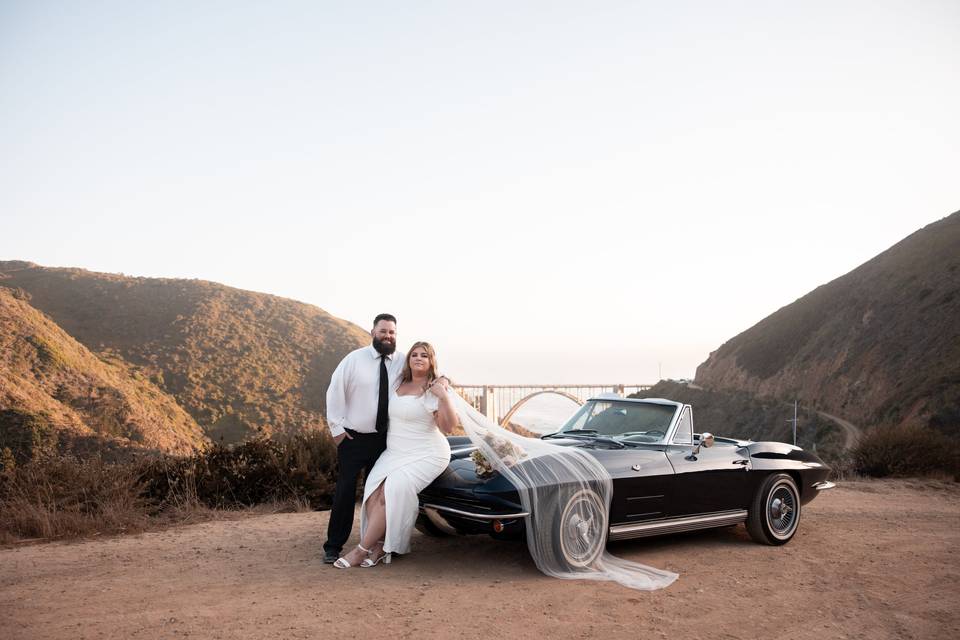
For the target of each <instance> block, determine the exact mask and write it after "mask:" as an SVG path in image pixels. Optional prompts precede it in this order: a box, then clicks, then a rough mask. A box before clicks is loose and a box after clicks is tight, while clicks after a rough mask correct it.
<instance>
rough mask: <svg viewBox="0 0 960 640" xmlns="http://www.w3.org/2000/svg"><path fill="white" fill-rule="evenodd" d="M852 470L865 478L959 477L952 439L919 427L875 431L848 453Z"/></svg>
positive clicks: (959, 464) (959, 463)
mask: <svg viewBox="0 0 960 640" xmlns="http://www.w3.org/2000/svg"><path fill="white" fill-rule="evenodd" d="M852 458H853V468H854V470H855V471H856V472H857V473H860V474H862V475H866V476H874V477H884V476H916V475H933V474H949V475H954V476H957V475H958V474H960V457H958V455H957V449H956V445H955V443H954V442H953V439H952V438H950V437H948V436H946V435H944V434H942V433H940V432H938V431H934V430H933V429H930V428H927V427H921V426H908V427H878V428H876V429H874V430H872V431H869V432H867V433H865V434H864V435H863V436H862V437H861V438H860V440H859V442H858V443H857V445H856V446H855V447H854V449H853V451H852Z"/></svg>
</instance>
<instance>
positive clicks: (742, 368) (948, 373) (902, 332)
mask: <svg viewBox="0 0 960 640" xmlns="http://www.w3.org/2000/svg"><path fill="white" fill-rule="evenodd" d="M696 381H697V383H698V384H700V385H702V386H705V387H708V388H715V389H734V390H740V391H749V392H752V393H756V394H759V395H763V396H771V397H775V398H780V399H783V400H793V399H794V398H798V399H799V400H800V401H801V402H803V403H805V404H811V405H813V406H816V407H818V408H820V409H823V410H825V411H828V412H831V413H835V414H837V415H840V416H843V417H845V418H847V419H849V420H851V421H853V422H855V423H859V424H862V425H864V426H870V425H875V424H891V425H897V424H922V425H929V426H931V427H934V428H937V429H940V430H942V431H946V432H950V433H956V432H960V212H957V213H954V214H952V215H950V216H948V217H946V218H943V219H942V220H939V221H937V222H935V223H932V224H930V225H928V226H926V227H924V228H923V229H920V230H919V231H917V232H915V233H913V234H911V235H910V236H908V237H907V238H905V239H904V240H902V241H901V242H899V243H897V244H896V245H894V246H893V247H891V248H890V249H888V250H886V251H884V252H883V253H881V254H880V255H878V256H876V257H875V258H873V259H872V260H870V261H868V262H866V263H864V264H863V265H861V266H860V267H858V268H857V269H855V270H853V271H851V272H850V273H848V274H846V275H844V276H841V277H840V278H837V279H836V280H834V281H832V282H830V283H828V284H825V285H823V286H821V287H818V288H817V289H815V290H814V291H812V292H810V293H809V294H807V295H805V296H804V297H802V298H800V299H799V300H797V301H796V302H793V303H792V304H790V305H787V306H785V307H783V308H782V309H780V310H778V311H777V312H775V313H774V314H772V315H770V316H768V317H767V318H764V319H763V320H761V321H760V322H759V323H757V324H756V325H755V326H753V327H751V328H750V329H748V330H747V331H744V332H743V333H741V334H740V335H738V336H736V337H735V338H733V339H731V340H729V341H728V342H727V343H725V344H724V345H723V346H721V347H720V348H719V349H717V351H715V352H713V353H711V354H710V357H709V358H708V359H707V361H706V362H704V363H703V364H701V365H700V366H699V367H698V368H697V374H696Z"/></svg>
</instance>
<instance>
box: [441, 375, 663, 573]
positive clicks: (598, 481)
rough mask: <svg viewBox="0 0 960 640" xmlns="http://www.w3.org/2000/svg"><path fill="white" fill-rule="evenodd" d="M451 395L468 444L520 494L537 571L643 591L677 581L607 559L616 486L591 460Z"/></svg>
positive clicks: (643, 567) (575, 449)
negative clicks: (503, 422) (509, 425)
mask: <svg viewBox="0 0 960 640" xmlns="http://www.w3.org/2000/svg"><path fill="white" fill-rule="evenodd" d="M450 396H451V397H452V398H453V401H454V405H455V407H456V410H457V414H458V416H459V418H460V422H461V424H462V425H463V428H464V431H465V432H466V434H467V435H468V436H469V437H470V440H471V441H472V442H473V444H475V445H476V446H477V448H478V450H479V451H480V452H481V453H482V454H483V456H484V457H485V458H486V460H487V461H488V462H489V464H490V466H491V467H492V468H493V469H495V470H496V471H497V472H499V473H501V474H503V475H504V476H505V477H506V478H507V479H508V480H510V482H511V483H512V484H513V485H514V486H515V487H516V488H517V490H518V492H519V493H520V501H521V504H522V505H523V509H524V510H525V511H527V512H528V513H529V514H530V515H529V516H528V517H527V519H526V529H527V546H528V547H529V549H530V555H531V556H532V557H533V560H534V562H535V563H536V565H537V567H538V568H539V569H540V571H542V572H543V573H545V574H547V575H549V576H554V577H556V578H564V579H568V580H612V581H614V582H618V583H620V584H622V585H624V586H625V587H629V588H631V589H640V590H646V591H650V590H654V589H662V588H664V587H667V586H669V585H670V584H671V583H673V581H674V580H676V579H677V574H675V573H671V572H670V571H663V570H661V569H655V568H653V567H648V566H646V565H643V564H640V563H638V562H631V561H629V560H623V559H621V558H617V557H615V556H613V555H611V554H610V553H607V551H606V539H607V535H606V534H607V529H608V527H609V513H610V500H611V497H612V496H613V481H612V479H611V478H610V474H609V473H608V472H607V470H606V468H605V467H604V466H603V464H601V463H600V462H599V461H598V460H597V459H596V458H594V457H593V456H592V455H590V454H589V453H587V452H586V451H583V450H582V449H580V448H579V447H565V446H560V445H558V444H554V443H552V442H549V441H546V440H537V439H533V438H525V437H522V436H520V435H517V434H515V433H512V432H510V431H508V430H506V429H504V428H503V427H501V426H499V425H497V424H495V423H494V422H492V421H491V420H490V419H488V418H487V417H486V416H484V415H483V414H481V413H480V412H479V411H477V410H476V409H474V408H473V407H472V406H470V405H469V404H468V403H467V402H466V401H465V400H464V399H463V398H461V397H459V396H458V395H457V394H455V393H451V394H450Z"/></svg>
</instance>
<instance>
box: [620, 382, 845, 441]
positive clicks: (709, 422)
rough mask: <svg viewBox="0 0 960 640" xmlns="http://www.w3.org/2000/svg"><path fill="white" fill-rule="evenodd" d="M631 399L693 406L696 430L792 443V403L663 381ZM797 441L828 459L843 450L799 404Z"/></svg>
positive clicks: (836, 436) (832, 431)
mask: <svg viewBox="0 0 960 640" xmlns="http://www.w3.org/2000/svg"><path fill="white" fill-rule="evenodd" d="M630 397H631V398H670V399H671V400H676V401H677V402H683V403H686V404H689V405H691V406H692V407H693V426H694V429H696V431H697V432H704V431H709V432H710V433H712V434H714V435H715V436H726V437H730V438H742V439H746V440H754V441H758V440H773V441H776V442H793V425H792V424H791V423H789V422H788V420H792V418H793V403H792V402H791V403H786V402H782V401H780V400H773V399H763V398H757V397H756V396H753V395H752V394H750V393H747V392H745V391H711V390H708V389H701V388H697V387H692V386H690V385H686V384H681V383H679V382H673V381H671V380H663V381H661V382H658V383H657V384H656V385H654V386H653V387H651V388H649V389H647V390H646V391H641V392H639V393H634V394H631V395H630ZM797 424H798V426H797V444H798V445H799V446H801V447H803V448H804V449H813V447H814V445H816V450H817V452H818V453H819V454H820V455H822V456H824V458H826V459H830V458H832V457H834V456H836V455H838V454H839V453H840V452H841V451H842V449H843V435H842V433H841V432H840V431H839V430H838V429H837V427H836V426H835V425H833V424H832V423H831V422H829V421H827V420H825V419H824V418H822V417H820V416H818V415H817V413H816V412H815V411H812V410H809V409H807V408H805V407H800V410H799V411H798V414H797Z"/></svg>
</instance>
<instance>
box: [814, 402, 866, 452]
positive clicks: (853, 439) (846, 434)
mask: <svg viewBox="0 0 960 640" xmlns="http://www.w3.org/2000/svg"><path fill="white" fill-rule="evenodd" d="M817 413H818V414H820V416H821V417H823V418H826V419H827V420H831V421H832V422H833V423H834V424H836V425H837V426H839V427H840V429H841V430H842V431H843V448H844V449H846V450H848V451H849V450H850V449H853V447H854V446H856V444H857V440H859V439H860V435H861V433H862V431H861V430H860V427H858V426H857V425H855V424H853V423H852V422H850V421H849V420H844V419H843V418H841V417H839V416H835V415H831V414H829V413H827V412H826V411H817Z"/></svg>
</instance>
